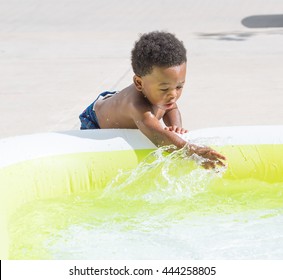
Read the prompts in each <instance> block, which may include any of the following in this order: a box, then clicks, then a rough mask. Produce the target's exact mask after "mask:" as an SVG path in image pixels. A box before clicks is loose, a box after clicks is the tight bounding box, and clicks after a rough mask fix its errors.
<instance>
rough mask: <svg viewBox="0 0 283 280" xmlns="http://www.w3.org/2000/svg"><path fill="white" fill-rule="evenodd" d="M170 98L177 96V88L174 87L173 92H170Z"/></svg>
mask: <svg viewBox="0 0 283 280" xmlns="http://www.w3.org/2000/svg"><path fill="white" fill-rule="evenodd" d="M169 96H170V99H174V98H176V97H177V90H176V89H173V90H172V91H171V92H170V95H169Z"/></svg>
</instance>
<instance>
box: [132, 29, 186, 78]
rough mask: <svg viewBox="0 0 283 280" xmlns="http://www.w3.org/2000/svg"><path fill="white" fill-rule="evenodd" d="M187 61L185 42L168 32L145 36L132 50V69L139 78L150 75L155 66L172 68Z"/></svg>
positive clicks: (151, 33)
mask: <svg viewBox="0 0 283 280" xmlns="http://www.w3.org/2000/svg"><path fill="white" fill-rule="evenodd" d="M186 61H187V56H186V49H185V47H184V45H183V42H182V41H179V40H178V39H177V38H176V37H175V35H174V34H172V33H168V32H162V31H153V32H150V33H146V34H143V35H141V37H140V39H139V40H138V41H136V42H135V46H134V48H133V50H132V67H133V71H134V73H135V74H136V75H137V76H145V75H147V74H150V73H151V71H152V68H153V66H158V67H172V66H177V65H181V64H183V63H184V62H186Z"/></svg>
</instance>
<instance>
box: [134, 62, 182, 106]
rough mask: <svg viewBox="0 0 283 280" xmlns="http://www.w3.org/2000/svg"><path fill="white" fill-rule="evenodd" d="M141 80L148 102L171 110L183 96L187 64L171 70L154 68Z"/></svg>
mask: <svg viewBox="0 0 283 280" xmlns="http://www.w3.org/2000/svg"><path fill="white" fill-rule="evenodd" d="M136 79H140V80H139V83H140V91H142V93H143V94H144V95H145V97H146V98H147V99H148V101H149V102H150V103H151V104H153V105H156V106H158V107H159V108H161V109H163V110H170V109H171V108H173V107H174V105H175V103H176V101H177V100H178V99H179V97H180V96H181V94H182V90H183V86H184V84H185V79H186V63H183V64H181V65H178V66H172V67H169V68H163V67H153V69H152V72H151V73H150V74H147V75H145V76H143V77H136Z"/></svg>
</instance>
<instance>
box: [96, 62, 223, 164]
mask: <svg viewBox="0 0 283 280" xmlns="http://www.w3.org/2000/svg"><path fill="white" fill-rule="evenodd" d="M185 77H186V64H185V63H183V64H181V65H178V66H173V67H169V68H161V67H153V69H152V71H151V73H150V74H147V75H145V76H142V77H140V76H137V75H135V76H134V78H133V81H134V83H133V84H131V85H130V86H128V87H126V88H124V89H123V90H122V91H120V92H119V93H117V94H115V95H114V96H112V97H109V98H106V99H102V100H98V101H97V102H96V104H95V108H94V109H95V112H96V115H97V118H98V122H99V125H100V127H101V128H138V129H139V130H140V131H141V132H142V133H143V134H145V135H146V136H147V137H148V138H149V139H150V140H151V141H152V142H153V143H154V144H155V145H156V146H158V147H160V146H166V145H172V144H173V145H175V146H176V147H177V149H181V148H183V147H184V146H186V145H187V149H188V151H187V154H188V156H191V155H192V154H197V155H199V156H201V157H203V158H205V159H207V161H205V162H204V163H203V164H202V165H203V167H204V168H215V167H216V166H217V165H218V166H224V163H223V162H222V160H225V159H226V158H225V157H224V156H223V155H221V154H220V153H218V152H217V151H215V150H213V149H211V148H209V147H199V146H196V145H194V144H190V143H188V142H187V141H185V140H183V139H182V138H181V137H180V136H178V135H177V134H176V133H180V134H183V133H186V132H187V130H186V129H184V128H182V120H181V114H180V112H179V109H178V106H177V103H176V102H177V100H178V99H179V98H180V96H181V94H182V89H183V86H184V84H185ZM161 119H162V120H163V122H164V124H165V125H166V126H165V128H164V127H163V125H162V124H161V122H160V120H161Z"/></svg>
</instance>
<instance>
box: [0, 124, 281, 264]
mask: <svg viewBox="0 0 283 280" xmlns="http://www.w3.org/2000/svg"><path fill="white" fill-rule="evenodd" d="M184 137H185V138H186V139H188V140H189V141H191V142H193V143H197V144H205V145H210V146H213V147H214V148H215V149H216V150H218V151H220V152H221V153H223V154H225V155H226V157H227V158H228V168H227V170H220V171H219V170H218V171H207V170H204V169H203V168H201V167H200V166H198V165H197V164H195V163H194V162H193V161H192V160H191V161H190V160H188V159H185V158H183V157H182V155H181V154H180V152H179V154H178V153H177V154H175V155H174V154H170V155H164V152H163V150H161V151H160V149H156V147H155V146H154V145H153V144H152V143H151V142H150V141H149V140H148V139H147V138H146V137H145V136H144V135H143V134H141V133H140V132H139V131H138V130H127V129H116V130H110V129H109V130H86V131H68V132H54V133H43V134H34V135H26V136H19V137H11V138H6V139H1V140H0V155H1V157H0V188H1V189H0V193H1V195H0V207H1V208H0V210H1V212H0V213H1V216H0V228H1V233H0V258H1V259H10V258H11V259H68V258H73V259H78V258H81V259H87V258H89V259H95V258H97V259H99V258H105V259H111V258H113V259H115V258H116V259H117V258H123V259H125V258H126V259H131V258H134V259H138V258H149V259H150V258H163V257H164V258H167V259H170V258H171V259H174V258H197V259H201V258H203V259H206V258H212V259H213V258H245V257H246V258H262V257H263V258H282V256H283V252H282V251H283V249H282V248H281V249H278V246H277V244H279V243H280V240H281V242H282V241H283V234H282V226H278V224H279V223H280V222H281V221H282V214H283V211H282V209H283V156H282V155H283V126H247V127H223V128H209V129H202V130H195V131H191V132H189V133H188V134H187V135H185V136H184ZM157 151H159V152H157ZM168 159H169V160H168ZM121 176H122V177H121ZM123 176H124V177H123ZM117 178H118V179H117ZM113 182H114V186H113ZM115 182H116V183H115ZM125 182H126V183H125ZM109 184H110V185H111V186H110V187H109ZM125 184H126V186H125ZM105 188H107V191H106V192H105ZM109 190H110V191H109ZM57 198H58V199H59V200H56V199H57ZM78 201H79V202H78ZM92 202H93V203H94V206H92ZM46 205H48V207H47V206H46ZM58 205H60V206H58ZM62 205H63V206H62ZM46 207H47V208H46ZM60 207H63V208H60ZM30 208H32V210H30ZM43 208H46V209H45V210H43V211H45V213H43V214H42V213H40V211H41V210H40V209H43ZM38 211H39V212H38ZM52 211H54V213H53V216H52V217H53V218H52V217H50V216H49V215H51V214H50V213H51V212H52ZM258 211H259V212H258ZM32 213H33V214H32ZM60 213H61V214H60ZM211 215H212V216H211ZM235 215H236V216H235ZM74 216H75V217H76V218H73V217H74ZM227 217H229V218H228V223H227V221H226V222H223V219H227ZM72 218H73V220H72ZM270 219H271V220H270ZM42 221H44V223H45V224H44V225H42ZM163 221H164V223H163ZM201 221H202V222H201ZM235 221H236V222H235ZM247 221H250V222H251V225H249V227H248V228H246V224H247V223H248V222H247ZM255 221H257V222H256V223H255ZM266 223H267V224H266ZM269 223H271V224H273V225H275V224H276V226H275V227H274V226H273V228H272V226H270V225H269ZM281 224H282V222H281ZM219 225H222V227H221V226H219ZM49 226H52V227H53V228H52V230H50V229H49ZM267 226H268V227H269V232H268V233H267V232H260V233H258V234H259V235H260V236H261V237H258V243H256V244H254V247H253V250H250V248H249V246H250V244H251V243H252V241H251V240H256V239H257V237H256V236H257V232H258V230H259V228H260V230H261V231H264V230H265V229H266V227H267ZM25 227H26V228H25ZM243 227H244V228H245V230H244V231H246V232H249V230H251V232H250V233H249V234H250V235H248V236H245V234H243ZM279 227H280V228H279ZM231 228H234V229H233V234H232V233H231V234H230V231H231ZM250 228H252V229H250ZM182 229H184V231H183V233H182ZM228 229H229V230H230V231H229V230H228ZM214 231H215V233H213V232H214ZM46 232H47V234H46ZM194 233H195V235H193V234H194ZM174 234H175V235H176V234H178V236H174ZM190 234H192V235H190ZM211 234H212V236H211ZM221 234H223V236H222V237H221V238H222V240H220V239H221V238H220V237H219V238H218V237H217V236H219V235H220V236H221ZM216 235H217V236H216ZM27 236H28V240H27ZM39 236H40V237H39ZM54 236H55V237H54ZM82 236H84V237H82ZM123 236H125V237H123ZM165 236H170V237H165ZM243 236H245V238H244V240H243V239H241V238H243ZM251 236H252V237H251ZM267 236H269V238H270V240H268V241H267V240H265V241H264V242H265V244H267V245H266V248H265V249H264V250H263V251H260V246H259V244H260V242H261V241H260V240H261V238H267ZM54 238H55V240H54ZM56 238H57V239H56ZM147 238H149V239H148V240H147ZM166 238H168V239H169V241H168V240H167V239H166ZM199 238H200V239H199ZM249 238H250V239H249ZM82 239H84V240H88V241H85V242H87V243H85V244H83V245H82V247H83V248H80V249H78V248H74V246H75V245H74V244H77V243H83V242H82ZM170 239H175V240H174V243H172V244H174V246H172V244H171V245H170V244H169V245H168V243H170ZM121 240H122V241H121ZM209 240H210V241H211V240H214V241H213V242H212V243H213V245H211V243H209ZM223 240H224V241H225V240H226V243H225V242H224V241H223ZM120 241H121V242H122V243H119V242H120ZM171 241H172V240H171ZM70 242H71V243H70ZM91 242H94V243H91ZM111 242H113V244H112V245H111V248H110V247H109V248H108V247H107V246H108V245H107V244H111ZM123 242H124V243H123ZM129 242H130V243H129ZM162 242H163V243H162ZM186 242H187V243H186ZM223 242H224V243H223ZM233 242H236V243H237V242H240V243H241V242H243V243H244V244H245V246H244V248H242V250H241V249H240V251H239V250H238V249H236V248H238V247H237V246H236V245H235V248H234V250H233V248H231V246H232V245H231V244H233ZM208 243H209V244H210V245H208ZM62 244H65V245H64V246H65V247H64V246H63V245H62ZM114 244H115V245H114ZM176 244H177V245H176ZM178 244H179V245H178ZM185 244H186V245H185ZM193 244H194V245H193ZM196 244H198V248H197V249H196ZM33 246H34V247H35V248H33ZM62 246H63V247H62ZM76 246H77V245H76ZM109 246H110V245H109ZM115 246H117V247H115ZM139 246H140V250H139ZM211 246H212V247H211ZM217 246H218V247H217ZM221 246H222V247H225V246H226V247H225V248H226V249H227V250H224V249H223V250H222V251H223V252H222V251H221V250H220V249H219V248H220V247H221ZM61 247H62V248H61ZM232 247H233V246H232ZM240 247H241V246H240ZM279 247H280V246H279ZM42 248H44V249H42ZM54 248H55V249H54ZM58 248H59V249H58ZM88 248H90V249H88ZM153 248H155V249H154V250H153ZM172 248H174V249H172ZM182 248H185V249H182ZM255 248H256V249H255ZM49 249H50V250H49ZM275 249H276V250H275ZM60 250H61V251H60ZM88 250H89V251H88ZM272 250H273V253H270V252H271V251H272ZM274 250H275V253H274ZM50 251H51V252H50ZM59 251H60V252H59ZM145 251H146V252H145ZM156 251H157V253H156ZM54 252H55V253H54ZM94 252H95V253H94ZM138 252H139V253H138ZM211 252H212V253H211ZM216 252H222V253H220V255H219V253H216ZM231 252H233V253H231ZM247 252H252V255H249V254H247ZM64 253H65V254H64Z"/></svg>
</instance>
